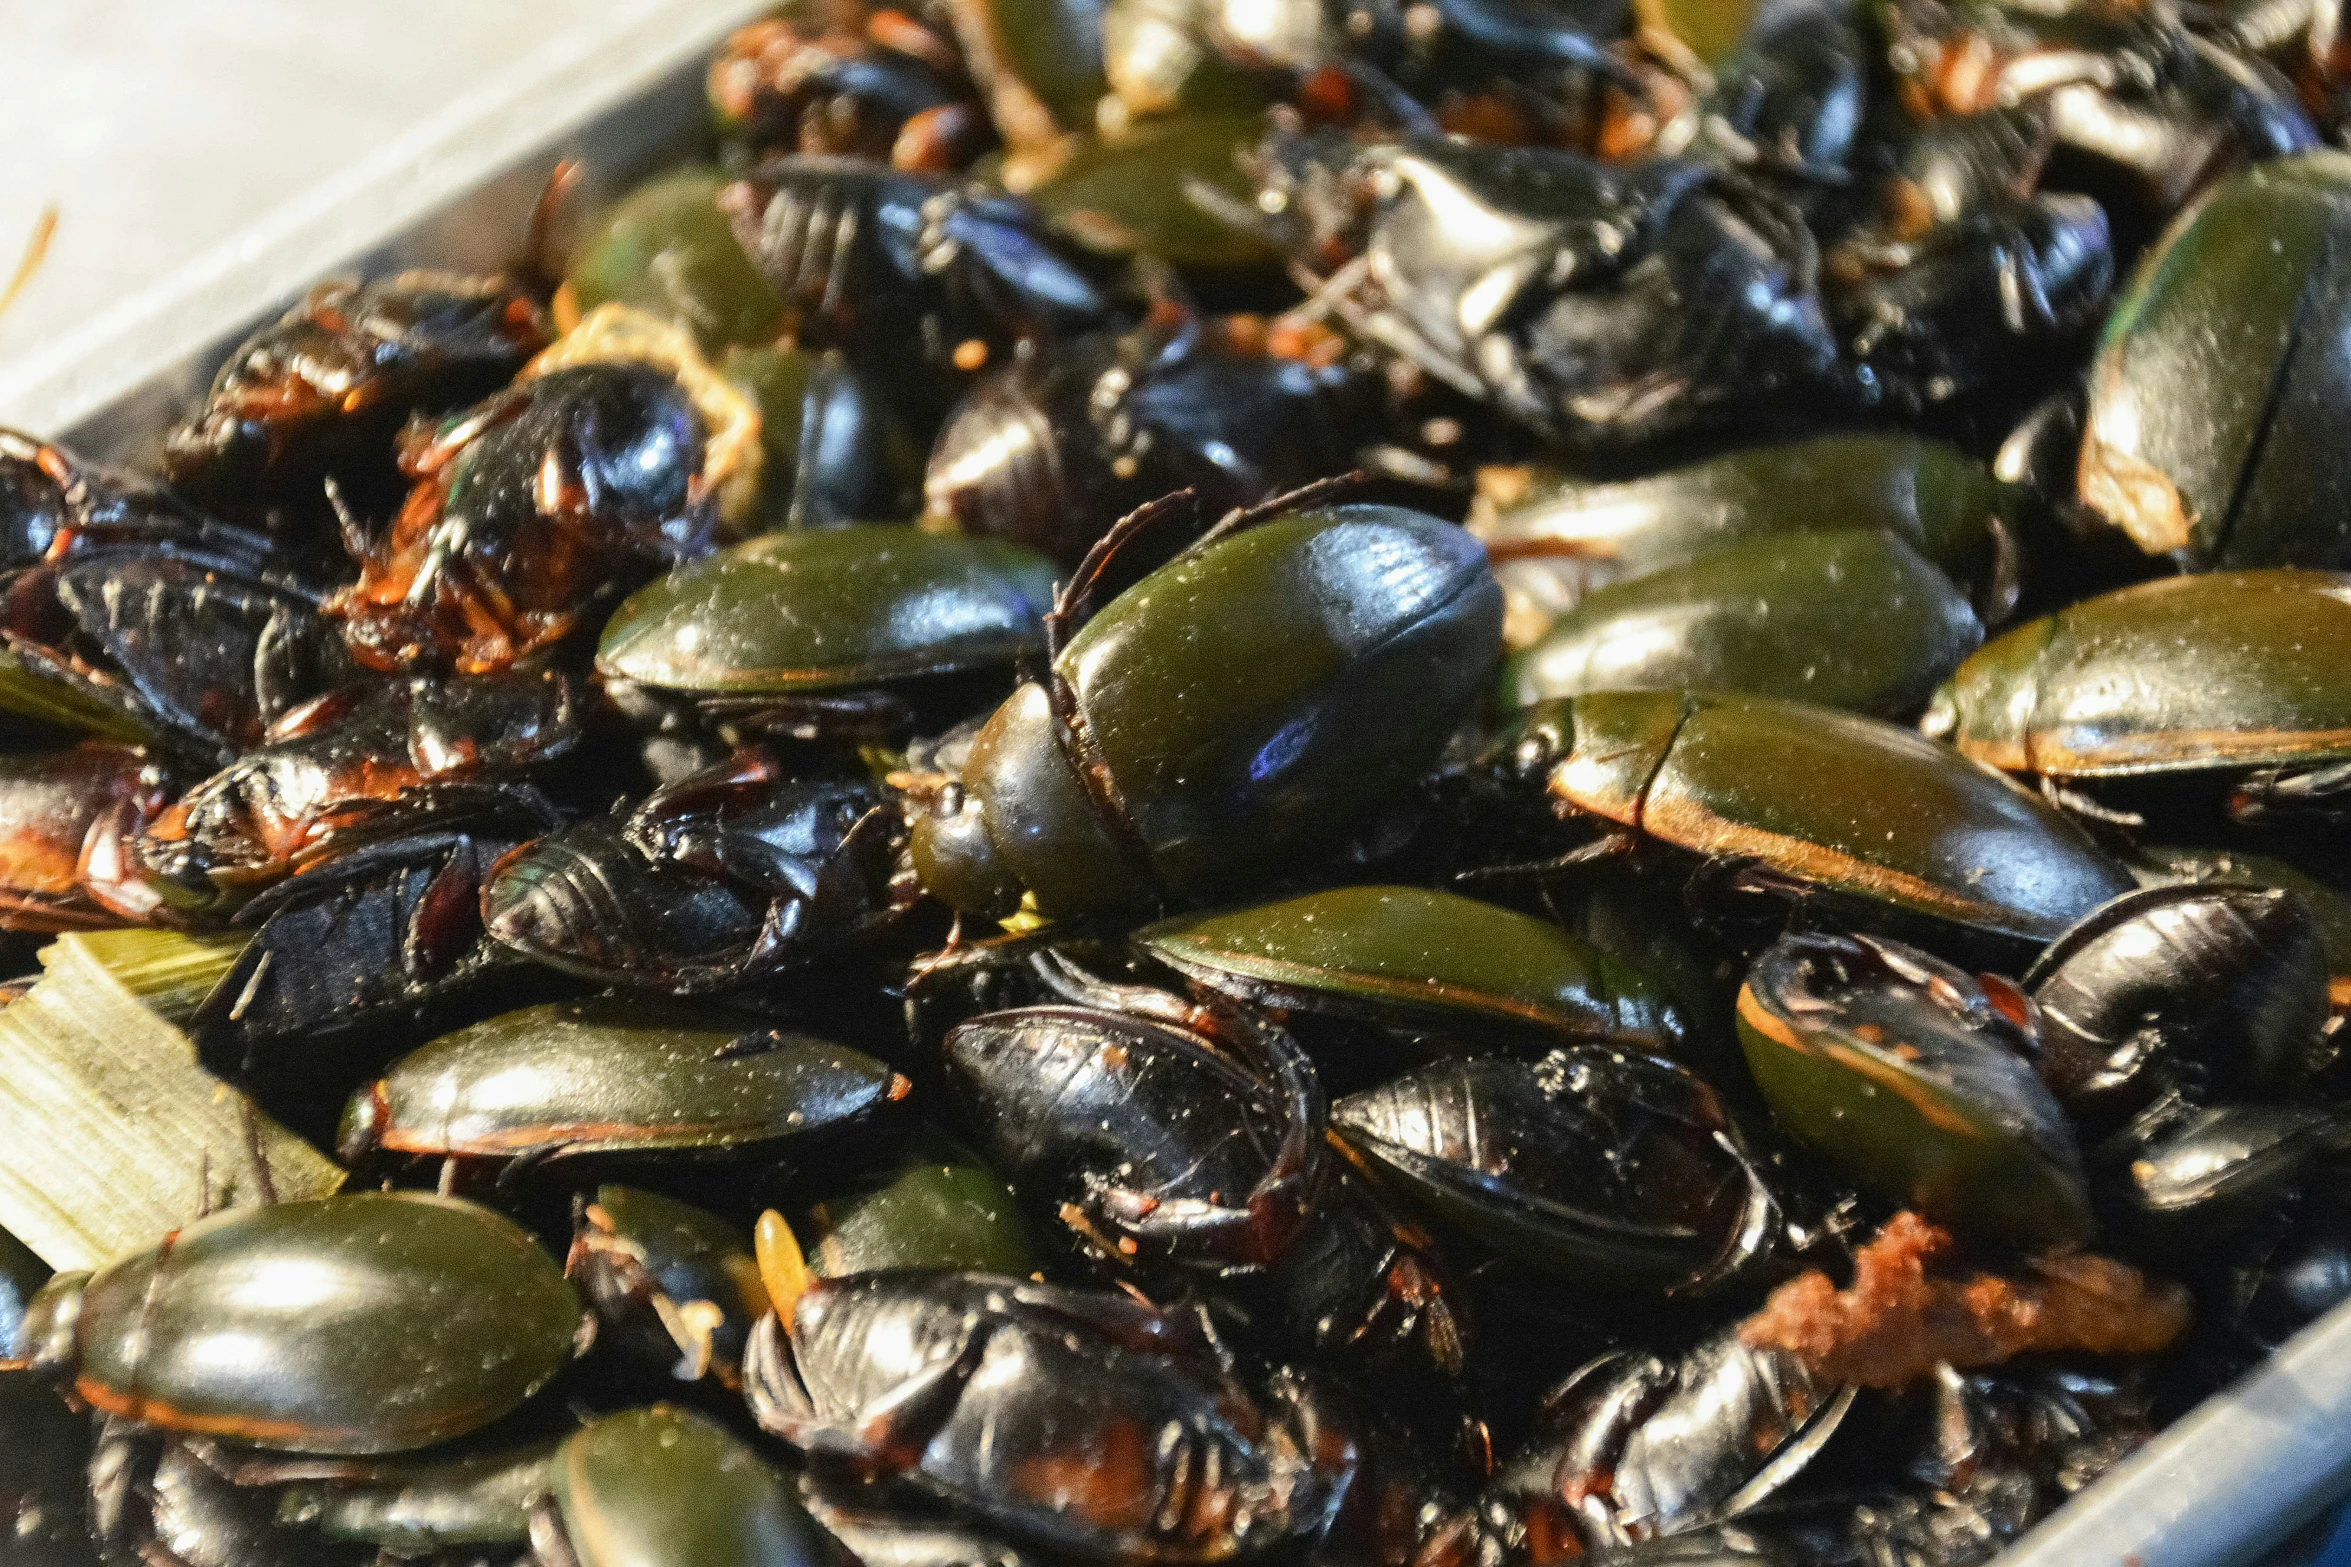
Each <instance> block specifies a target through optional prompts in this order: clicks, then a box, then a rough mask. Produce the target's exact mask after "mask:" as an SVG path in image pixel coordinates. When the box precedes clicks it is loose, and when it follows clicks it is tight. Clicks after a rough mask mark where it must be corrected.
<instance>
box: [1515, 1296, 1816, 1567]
mask: <svg viewBox="0 0 2351 1567" xmlns="http://www.w3.org/2000/svg"><path fill="white" fill-rule="evenodd" d="M1853 1403H1854V1393H1853V1390H1852V1389H1851V1388H1839V1387H1835V1386H1823V1385H1822V1384H1821V1383H1820V1382H1819V1381H1817V1380H1816V1379H1815V1378H1813V1377H1812V1376H1811V1375H1809V1374H1808V1373H1807V1372H1806V1371H1805V1369H1804V1366H1803V1363H1802V1362H1801V1361H1799V1360H1797V1359H1796V1358H1795V1357H1794V1356H1792V1355H1787V1354H1783V1353H1780V1352H1777V1351H1773V1350H1752V1349H1748V1348H1747V1347H1746V1346H1744V1345H1742V1344H1741V1343H1740V1342H1739V1339H1738V1335H1737V1334H1736V1333H1735V1332H1726V1333H1718V1334H1715V1335H1713V1336H1711V1337H1709V1338H1707V1339H1706V1340H1704V1341H1703V1342H1701V1343H1700V1344H1698V1345H1697V1346H1696V1347H1694V1348H1692V1349H1691V1350H1689V1351H1688V1352H1687V1353H1685V1354H1683V1355H1681V1356H1679V1357H1676V1358H1674V1359H1670V1360H1669V1359H1666V1358H1663V1357H1660V1356H1657V1355H1652V1354H1645V1353H1643V1352H1641V1351H1639V1350H1617V1351H1614V1352H1612V1353H1610V1354H1607V1355H1604V1356H1602V1357H1600V1358H1599V1359H1597V1360H1594V1361H1592V1362H1591V1363H1590V1364H1588V1365H1586V1366H1584V1367H1582V1368H1581V1369H1579V1370H1578V1371H1577V1372H1576V1373H1575V1374H1574V1375H1573V1376H1571V1377H1569V1378H1568V1379H1567V1381H1566V1382H1564V1383H1562V1384H1561V1385H1560V1386H1558V1387H1556V1388H1554V1389H1552V1390H1551V1392H1550V1393H1549V1394H1547V1395H1546V1396H1545V1398H1544V1400H1543V1404H1544V1420H1543V1428H1542V1430H1541V1431H1539V1432H1538V1433H1537V1435H1536V1438H1535V1440H1534V1441H1533V1442H1531V1443H1529V1444H1528V1447H1527V1450H1526V1451H1525V1452H1523V1453H1521V1454H1520V1455H1518V1456H1517V1457H1515V1458H1513V1459H1512V1460H1511V1462H1510V1464H1509V1465H1508V1466H1507V1467H1506V1468H1505V1470H1504V1471H1503V1473H1502V1474H1501V1475H1499V1476H1497V1477H1496V1480H1495V1483H1494V1485H1493V1486H1492V1487H1491V1488H1490V1489H1489V1490H1488V1492H1487V1495H1486V1498H1485V1501H1484V1503H1483V1506H1482V1511H1483V1513H1484V1515H1485V1523H1486V1527H1487V1529H1488V1530H1489V1532H1490V1533H1491V1534H1493V1535H1495V1536H1497V1537H1499V1538H1500V1539H1501V1540H1502V1541H1503V1542H1505V1543H1507V1544H1511V1545H1515V1546H1516V1547H1517V1550H1518V1551H1519V1552H1522V1553H1523V1554H1524V1559H1525V1560H1527V1561H1528V1562H1530V1563H1534V1564H1547V1563H1554V1562H1558V1561H1562V1560H1573V1559H1576V1558H1579V1557H1581V1556H1582V1555H1584V1554H1585V1552H1586V1551H1598V1552H1606V1553H1607V1559H1609V1560H1612V1561H1613V1560H1615V1559H1616V1558H1615V1555H1614V1552H1613V1551H1612V1550H1610V1547H1623V1546H1627V1545H1631V1544H1633V1543H1634V1542H1637V1541H1641V1540H1649V1539H1655V1538H1657V1537H1659V1536H1673V1535H1678V1534H1683V1533H1686V1532H1689V1531H1691V1530H1695V1529H1699V1528H1703V1527H1704V1526H1706V1525H1708V1524H1713V1523H1717V1522H1720V1521H1722V1520H1724V1519H1727V1518H1733V1517H1737V1516H1738V1515H1739V1514H1741V1513H1744V1512H1746V1511H1747V1510H1748V1509H1750V1508H1753V1507H1754V1506H1756V1505H1757V1504H1758V1503H1760V1502H1763V1501H1764V1500H1766V1499H1767V1498H1769V1497H1771V1496H1772V1495H1773V1494H1774V1493H1775V1492H1778V1491H1780V1490H1783V1489H1785V1488H1786V1487H1787V1486H1788V1485H1789V1483H1790V1482H1792V1481H1793V1480H1795V1479H1796V1478H1797V1477H1798V1476H1799V1475H1801V1474H1802V1473H1803V1472H1804V1470H1805V1469H1806V1468H1807V1467H1808V1466H1809V1465H1810V1464H1811V1463H1812V1462H1813V1460H1815V1459H1816V1458H1818V1457H1819V1456H1820V1454H1821V1451H1822V1449H1823V1448H1825V1447H1826V1446H1827V1445H1828V1444H1829V1442H1830V1441H1831V1440H1832V1439H1833V1438H1834V1437H1835V1436H1836V1434H1837V1433H1838V1431H1839V1430H1840V1429H1841V1428H1842V1427H1843V1426H1844V1425H1845V1423H1846V1420H1847V1417H1848V1415H1849V1414H1850V1413H1851V1411H1852V1408H1853ZM1630 1559H1631V1560H1639V1561H1644V1562H1645V1561H1647V1560H1649V1558H1648V1557H1646V1556H1637V1557H1634V1558H1630ZM1732 1559H1733V1560H1737V1559H1739V1558H1732ZM1659 1560H1660V1562H1661V1563H1663V1562H1674V1561H1677V1560H1679V1558H1676V1557H1674V1556H1671V1555H1666V1556H1663V1557H1660V1558H1659ZM1694 1560H1695V1562H1698V1563H1704V1562H1709V1561H1711V1560H1712V1558H1710V1557H1708V1556H1705V1555H1703V1554H1701V1555H1699V1556H1697V1557H1696V1558H1695V1559H1694Z"/></svg>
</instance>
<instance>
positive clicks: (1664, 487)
mask: <svg viewBox="0 0 2351 1567" xmlns="http://www.w3.org/2000/svg"><path fill="white" fill-rule="evenodd" d="M2028 511H2029V508H2028V506H2027V504H2026V501H2025V497H2024V496H2023V494H2022V493H2021V492H2020V491H2018V490H2016V489H2015V488H2014V487H2012V486H2010V485H2008V484H2005V483H2002V482H1998V481H1995V480H1994V479H1993V477H1992V476H1991V475H1990V474H1988V473H1986V472H1985V471H1984V468H1983V465H1982V464H1980V463H1978V462H1976V461H1975V460H1974V459H1972V458H1970V457H1969V456H1967V454H1965V453H1964V452H1961V451H1960V450H1958V449H1957V448H1956V447H1953V446H1950V445H1947V444H1945V443H1943V442H1940V441H1931V440H1927V439H1924V438H1922V437H1920V436H1916V435H1909V434H1902V433H1893V432H1885V433H1880V432H1867V433H1845V432H1840V433H1837V434H1830V435H1817V436H1810V437H1806V438H1804V439H1801V440H1791V441H1781V442H1776V443H1772V444H1767V445H1762V446H1748V447H1742V448H1740V449H1739V450H1736V451H1733V452H1728V453H1725V454H1723V455H1721V456H1717V457H1710V458H1706V459H1703V460H1701V461H1698V462H1693V463H1686V464H1682V465H1679V466H1676V467H1672V468H1669V469H1666V470H1665V471H1663V472H1659V473H1653V474H1647V475H1643V476H1640V477H1636V478H1630V479H1597V480H1596V479H1591V478H1586V477H1583V476H1581V475H1577V474H1570V473H1567V472H1564V471H1561V470H1559V469H1555V468H1551V467H1547V466H1541V465H1528V466H1524V467H1491V468H1485V469H1481V470H1479V473H1478V495H1477V498H1476V500H1475V501H1473V502H1472V504H1471V507H1470V514H1469V529H1470V531H1471V532H1472V533H1474V534H1476V535H1477V536H1478V537H1479V538H1480V539H1482V540H1484V541H1485V545H1486V552H1487V554H1488V556H1489V557H1490V558H1491V559H1492V560H1493V562H1494V575H1495V576H1496V578H1497V579H1499V580H1500V581H1501V583H1502V591H1503V595H1504V598H1505V601H1506V602H1507V603H1508V605H1509V618H1508V620H1507V621H1506V622H1505V623H1504V633H1505V635H1506V637H1507V638H1508V640H1509V642H1510V645H1511V646H1512V647H1513V648H1522V647H1526V646H1528V645H1530V644H1532V643H1533V642H1535V641H1537V640H1539V639H1540V638H1541V635H1542V633H1543V632H1544V631H1545V630H1547V629H1548V628H1549V627H1550V625H1551V624H1552V623H1553V622H1554V621H1556V619H1557V618H1558V616H1559V615H1560V614H1562V613H1564V612H1566V611H1567V610H1569V609H1571V608H1573V607H1574V605H1575V604H1576V602H1577V601H1578V600H1579V599H1580V598H1581V597H1582V595H1583V594H1584V593H1586V592H1588V591H1590V590H1591V589H1593V588H1596V587H1601V586H1604V585H1606V584H1607V583H1610V582H1615V581H1619V580H1622V579H1625V578H1630V577H1639V576H1642V575H1645V574H1647V573H1649V572H1653V571H1664V570H1667V569H1669V568H1672V567H1675V566H1682V565H1687V564H1689V563H1690V562H1691V561H1694V560H1696V559H1697V558H1699V557H1700V556H1702V555H1707V554H1711V553H1712V552H1713V551H1715V550H1717V549H1722V548H1727V547H1729V546H1731V545H1735V544H1742V543H1749V542H1756V543H1757V544H1758V547H1760V541H1761V540H1763V539H1765V538H1767V537H1778V536H1781V535H1784V534H1789V533H1808V532H1815V531H1821V530H1824V529H1830V528H1845V527H1852V528H1875V529H1877V530H1880V531H1882V532H1885V533H1890V534H1892V535H1894V536H1895V537H1897V538H1899V539H1901V540H1902V541H1903V542H1904V543H1905V544H1908V545H1909V546H1911V547H1912V548H1913V549H1915V550H1917V551H1918V553H1919V554H1921V555H1923V556H1925V557H1926V558H1927V559H1928V560H1930V561H1932V562H1934V564H1935V565H1936V566H1937V567H1938V568H1940V569H1941V570H1942V571H1943V572H1944V573H1945V574H1946V575H1948V576H1949V577H1950V578H1951V580H1952V581H1954V582H1957V583H1960V584H1962V585H1963V586H1965V587H1966V588H1967V590H1968V594H1969V598H1970V601H1971V602H1972V603H1973V605H1974V606H1975V609H1976V614H1977V617H1978V618H1979V619H1980V620H1982V621H1983V622H1984V623H1985V624H1986V625H1997V624H1998V623H1999V622H2001V621H2002V620H2005V619H2006V618H2007V616H2008V613H2009V611H2010V610H2011V609H2013V608H2014V607H2015V604H2016V596H2017V588H2018V583H2017V578H2018V564H2017V546H2018V537H2017V536H2018V533H2019V532H2020V529H2021V527H2022V525H2023V524H2024V522H2025V521H2026V518H2027V514H2028Z"/></svg>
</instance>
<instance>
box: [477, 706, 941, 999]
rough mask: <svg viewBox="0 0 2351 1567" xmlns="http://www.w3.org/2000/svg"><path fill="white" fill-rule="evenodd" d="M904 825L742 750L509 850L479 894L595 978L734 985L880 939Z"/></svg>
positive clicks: (876, 796) (502, 932) (897, 908)
mask: <svg viewBox="0 0 2351 1567" xmlns="http://www.w3.org/2000/svg"><path fill="white" fill-rule="evenodd" d="M903 826H904V820H903V818H902V816H901V815H900V814H899V811H898V808H897V806H896V804H895V803H894V802H893V801H891V800H889V799H887V798H885V797H884V796H883V794H882V792H881V791H880V790H879V789H877V788H875V787H874V786H873V785H872V784H870V783H868V782H866V781H864V780H862V779H857V778H839V779H836V778H828V777H825V776H823V775H821V774H814V773H812V774H808V775H806V776H802V777H797V778H795V777H791V776H788V775H787V774H786V772H785V770H784V769H783V768H782V766H781V765H780V764H779V763H778V762H777V761H776V759H775V757H774V756H773V755H772V754H769V753H767V752H764V751H757V750H746V751H741V752H737V753H736V754H735V755H733V756H731V757H729V758H728V759H726V760H725V761H722V762H720V763H719V764H718V765H716V766H715V767H712V768H709V769H707V770H705V771H703V772H699V773H695V774H692V775H690V776H688V777H686V778H682V779H680V780H678V781H677V782H675V783H672V784H669V785H666V786H664V787H663V788H661V789H659V790H656V791H655V792H654V793H653V794H652V795H650V796H648V797H647V798H646V799H644V800H642V801H640V802H638V804H637V805H635V806H634V807H632V808H629V809H627V810H626V811H625V812H624V813H623V814H620V815H616V816H600V817H590V818H589V819H587V820H586V821H583V822H579V823H575V824H574V825H572V826H570V827H567V828H565V829H563V830H562V831H560V832H555V833H550V834H548V835H547V836H546V837H544V838H541V839H539V840H537V841H536V842H533V843H529V844H525V845H523V846H521V847H518V848H516V849H513V850H512V851H510V852H509V853H507V854H506V855H505V856H504V857H503V858H502V859H500V861H499V862H498V864H497V865H496V866H495V867H493V868H492V870H491V872H490V874H489V876H488V877H487V878H486V879H485V882H484V885H483V887H482V896H481V905H480V908H481V919H482V924H483V927H484V929H486V930H487V931H488V932H489V934H490V935H491V936H493V937H495V938H496V939H497V940H498V941H500V942H502V943H504V944H505V945H506V946H508V947H510V948H513V949H514V950H515V951H518V952H521V953H523V954H526V955H527V956H529V957H531V958H532V959H534V960H535V961H537V962H540V963H544V964H546V965H548V966H549V967H551V968H559V969H562V970H564V971H565V972H567V973H572V974H577V975H580V976H582V977H583V978H587V979H593V980H597V981H600V982H602V983H606V984H617V985H628V986H637V987H645V988H650V989H656V990H668V991H671V992H673V993H675V994H678V995H692V994H695V993H698V992H706V991H711V990H722V989H730V988H733V987H736V986H740V985H745V984H750V983H754V982H756V981H759V980H762V979H765V978H768V977H770V976H772V975H775V974H778V973H780V972H782V971H784V970H786V969H789V968H793V967H799V966H805V965H806V964H808V963H810V962H812V961H814V960H815V959H818V958H821V957H823V956H825V955H826V954H828V953H836V952H839V951H841V950H842V949H843V948H846V947H851V946H854V945H855V944H857V943H858V942H860V941H864V940H867V939H870V938H872V937H874V936H877V935H878V934H880V933H881V932H883V931H885V930H887V929H888V928H889V927H890V926H891V925H892V924H893V923H894V922H895V921H896V919H897V917H898V916H899V915H900V914H901V913H902V912H903V909H904V905H905V903H906V901H908V900H906V899H903V898H901V897H900V896H899V894H898V893H897V891H896V890H895V889H894V888H893V886H892V866H893V865H894V864H895V862H896V859H897V856H898V851H899V848H900V847H901V845H902V843H903V841H904V837H905V834H904V831H903Z"/></svg>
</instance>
